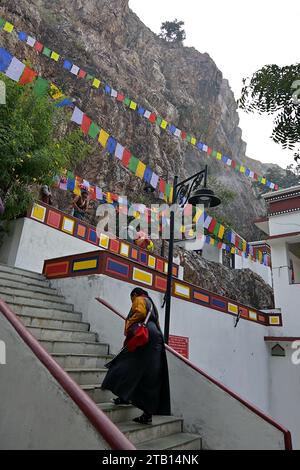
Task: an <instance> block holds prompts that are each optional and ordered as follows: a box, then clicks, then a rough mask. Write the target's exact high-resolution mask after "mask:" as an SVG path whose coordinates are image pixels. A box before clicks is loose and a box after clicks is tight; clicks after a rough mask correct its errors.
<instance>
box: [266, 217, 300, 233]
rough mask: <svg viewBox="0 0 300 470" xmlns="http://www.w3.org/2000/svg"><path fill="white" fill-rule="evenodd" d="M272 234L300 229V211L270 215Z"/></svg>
mask: <svg viewBox="0 0 300 470" xmlns="http://www.w3.org/2000/svg"><path fill="white" fill-rule="evenodd" d="M269 230H270V236H274V235H281V234H283V233H293V232H299V231H300V212H289V213H288V214H281V215H274V216H270V217H269Z"/></svg>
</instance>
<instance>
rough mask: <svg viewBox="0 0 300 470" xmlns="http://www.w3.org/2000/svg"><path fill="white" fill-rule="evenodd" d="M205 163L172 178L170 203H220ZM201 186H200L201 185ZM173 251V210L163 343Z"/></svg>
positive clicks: (170, 290) (167, 334)
mask: <svg viewBox="0 0 300 470" xmlns="http://www.w3.org/2000/svg"><path fill="white" fill-rule="evenodd" d="M207 174H208V172H207V165H206V166H205V169H204V170H202V171H199V173H196V174H195V175H193V176H190V177H189V178H187V179H185V180H184V181H181V182H180V183H178V177H177V176H175V178H174V186H173V197H172V201H171V204H175V203H178V204H179V205H180V206H181V207H182V208H184V206H185V205H186V204H187V203H189V204H191V205H193V206H196V205H197V204H198V205H200V204H201V205H204V207H205V208H206V209H208V208H209V207H216V206H218V205H219V204H221V199H220V198H218V197H217V196H215V194H214V192H213V191H212V190H211V189H208V188H207ZM201 186H202V187H201ZM173 252H174V211H171V214H170V240H169V255H168V279H167V290H166V295H165V305H166V308H165V331H164V337H165V343H166V344H168V343H169V331H170V313H171V298H172V278H173Z"/></svg>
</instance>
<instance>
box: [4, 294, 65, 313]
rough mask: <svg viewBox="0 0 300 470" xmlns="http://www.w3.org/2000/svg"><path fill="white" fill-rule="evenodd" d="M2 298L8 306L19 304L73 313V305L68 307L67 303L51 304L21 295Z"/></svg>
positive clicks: (47, 301) (6, 295) (5, 295)
mask: <svg viewBox="0 0 300 470" xmlns="http://www.w3.org/2000/svg"><path fill="white" fill-rule="evenodd" d="M0 298H2V299H3V300H4V301H5V302H7V303H8V304H10V303H13V304H18V305H24V306H25V305H26V306H32V307H40V308H50V309H55V308H56V309H58V310H62V311H64V312H73V309H74V307H73V305H68V304H66V303H57V302H49V300H45V301H43V300H39V299H35V298H27V297H21V296H19V295H8V294H0Z"/></svg>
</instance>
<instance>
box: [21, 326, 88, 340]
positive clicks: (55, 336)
mask: <svg viewBox="0 0 300 470" xmlns="http://www.w3.org/2000/svg"><path fill="white" fill-rule="evenodd" d="M28 331H30V332H31V333H32V334H33V336H34V337H35V338H36V339H37V340H44V341H83V342H85V341H87V342H88V343H92V342H96V340H97V333H91V332H84V331H73V330H61V329H56V328H38V327H34V326H29V327H28Z"/></svg>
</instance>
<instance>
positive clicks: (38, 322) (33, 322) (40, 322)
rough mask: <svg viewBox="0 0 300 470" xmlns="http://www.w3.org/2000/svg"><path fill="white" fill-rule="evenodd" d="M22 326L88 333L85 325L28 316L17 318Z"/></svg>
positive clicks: (87, 327) (87, 325) (87, 326)
mask: <svg viewBox="0 0 300 470" xmlns="http://www.w3.org/2000/svg"><path fill="white" fill-rule="evenodd" d="M19 318H20V319H21V320H22V322H23V323H24V325H26V326H34V327H37V328H57V329H63V330H74V331H83V332H88V331H89V324H87V323H74V322H69V321H61V320H49V319H48V318H37V317H29V316H24V317H22V316H19Z"/></svg>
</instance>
